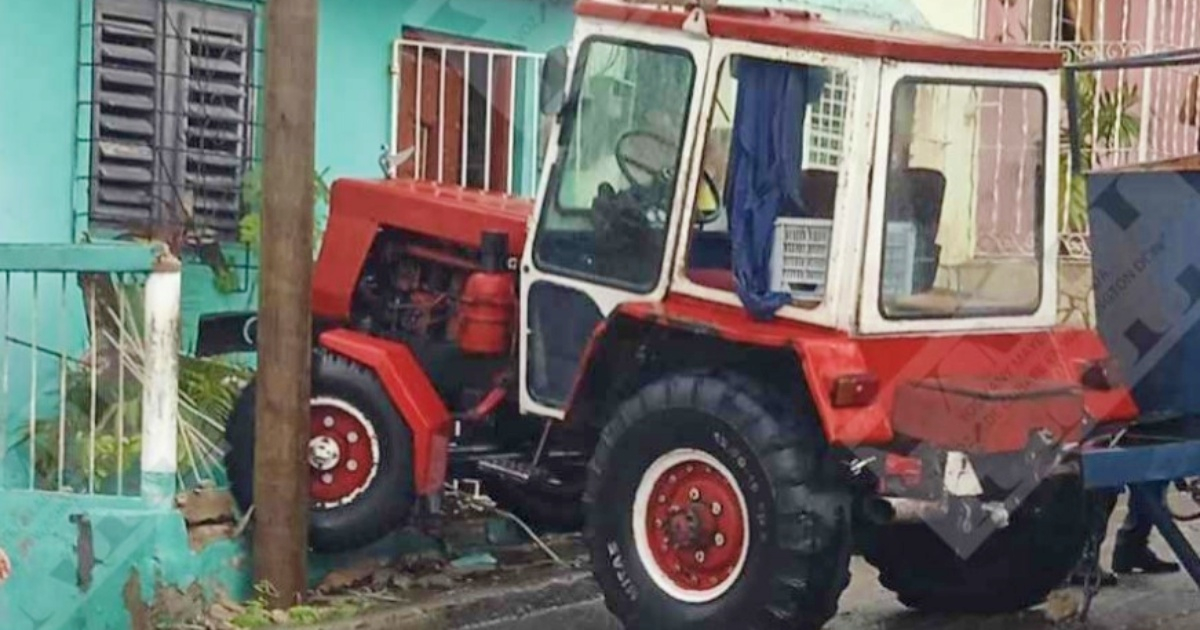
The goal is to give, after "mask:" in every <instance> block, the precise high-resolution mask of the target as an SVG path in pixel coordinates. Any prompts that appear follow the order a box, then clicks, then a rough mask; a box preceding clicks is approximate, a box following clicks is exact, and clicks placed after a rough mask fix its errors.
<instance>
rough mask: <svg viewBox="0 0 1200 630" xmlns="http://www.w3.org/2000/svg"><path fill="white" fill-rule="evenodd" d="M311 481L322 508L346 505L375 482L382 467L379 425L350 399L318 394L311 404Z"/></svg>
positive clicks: (309, 463) (311, 490)
mask: <svg viewBox="0 0 1200 630" xmlns="http://www.w3.org/2000/svg"><path fill="white" fill-rule="evenodd" d="M309 419H310V423H309V424H310V437H309V442H308V467H309V484H310V492H311V494H312V500H313V502H314V503H315V504H316V505H317V506H318V507H322V508H332V507H338V506H341V505H346V504H348V503H350V502H352V501H354V500H355V499H356V498H358V496H359V495H361V494H362V493H363V492H365V491H366V489H367V488H368V487H369V486H370V485H371V481H372V480H373V479H374V478H375V473H376V471H377V470H378V469H379V440H378V438H377V436H376V435H375V428H374V427H373V426H372V425H371V423H370V422H368V421H367V419H366V418H365V417H363V415H362V413H360V412H359V411H358V410H357V409H355V408H354V407H353V406H352V405H350V404H349V403H347V402H345V401H342V400H338V399H336V398H315V399H313V401H312V403H311V405H310V406H309Z"/></svg>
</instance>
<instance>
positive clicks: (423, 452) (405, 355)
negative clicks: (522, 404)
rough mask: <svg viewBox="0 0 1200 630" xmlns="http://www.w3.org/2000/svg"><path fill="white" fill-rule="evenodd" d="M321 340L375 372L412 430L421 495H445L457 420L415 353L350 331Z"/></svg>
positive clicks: (335, 332)
mask: <svg viewBox="0 0 1200 630" xmlns="http://www.w3.org/2000/svg"><path fill="white" fill-rule="evenodd" d="M318 342H319V344H320V346H321V347H322V348H324V349H325V350H327V351H329V352H331V353H334V354H337V355H340V356H343V357H345V358H347V359H349V360H351V361H354V362H355V363H358V364H360V365H363V366H365V367H367V368H369V369H370V370H371V371H373V372H374V373H375V375H376V377H378V378H379V382H380V383H381V384H382V385H383V388H384V390H385V391H387V393H388V396H389V397H390V398H391V402H392V404H393V405H395V406H396V410H397V411H399V412H400V415H401V416H402V417H403V418H404V421H405V422H406V423H408V426H409V429H410V430H411V431H412V439H413V449H412V452H413V480H414V482H415V486H416V490H417V494H419V495H421V496H427V495H431V494H435V493H437V492H440V491H441V490H442V487H443V485H444V484H445V481H446V465H447V456H448V451H449V447H450V429H451V426H452V422H451V418H450V412H449V410H447V409H446V405H445V403H444V402H443V401H442V399H441V397H440V396H439V395H438V393H437V390H435V389H434V387H433V384H432V383H431V382H430V381H429V377H428V376H427V375H426V374H425V370H424V369H423V368H422V367H421V364H420V363H419V362H418V361H417V358H416V356H414V355H413V353H412V351H411V350H409V349H408V347H407V346H405V345H404V344H402V343H397V342H394V341H388V340H385V339H379V338H378V337H371V336H369V335H365V334H363V333H360V332H355V331H352V330H346V329H336V330H330V331H326V332H323V333H321V335H320V337H318Z"/></svg>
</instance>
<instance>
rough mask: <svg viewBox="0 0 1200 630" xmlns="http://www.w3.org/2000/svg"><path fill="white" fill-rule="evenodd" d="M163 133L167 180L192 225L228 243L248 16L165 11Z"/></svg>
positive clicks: (249, 51)
mask: <svg viewBox="0 0 1200 630" xmlns="http://www.w3.org/2000/svg"><path fill="white" fill-rule="evenodd" d="M167 11H168V20H167V28H168V29H169V31H170V32H169V33H168V38H167V58H168V59H169V60H170V61H171V63H172V66H173V67H172V69H171V71H170V72H168V73H167V86H168V90H167V93H168V97H169V98H170V99H171V101H172V103H171V106H170V109H172V110H173V111H175V112H177V115H176V116H173V117H171V120H169V121H166V123H165V128H166V131H167V133H168V134H169V136H170V138H171V141H170V142H171V143H172V144H173V145H174V147H175V150H174V151H173V154H174V159H173V160H172V162H171V165H172V171H173V179H174V181H176V182H178V183H179V184H180V189H181V193H180V194H181V196H182V199H181V200H180V202H181V203H182V204H183V205H185V206H186V207H187V208H189V209H190V212H191V213H192V216H193V218H194V219H195V225H196V226H198V227H200V228H207V229H208V230H211V231H213V232H215V234H216V236H218V237H219V238H221V239H223V240H228V239H231V238H233V237H235V236H236V235H237V227H238V219H239V218H240V217H241V209H240V204H239V193H240V191H241V180H242V174H243V172H244V171H245V169H246V167H247V165H248V161H249V158H250V155H251V153H250V140H251V125H250V122H251V120H252V119H251V103H250V99H251V90H250V82H251V80H250V76H251V75H250V71H251V68H250V62H251V57H252V55H253V48H252V46H251V42H250V34H251V31H252V25H253V16H252V15H251V14H250V13H249V12H245V11H236V10H229V9H223V8H217V7H211V6H201V5H191V4H171V5H169V7H168V9H167Z"/></svg>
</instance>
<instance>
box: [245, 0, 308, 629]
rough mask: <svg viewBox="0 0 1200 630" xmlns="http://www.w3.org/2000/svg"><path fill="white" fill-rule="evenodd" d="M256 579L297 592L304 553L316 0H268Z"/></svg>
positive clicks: (277, 598) (292, 600)
mask: <svg viewBox="0 0 1200 630" xmlns="http://www.w3.org/2000/svg"><path fill="white" fill-rule="evenodd" d="M266 44H267V51H266V62H267V68H266V83H267V86H266V115H265V116H264V119H265V126H266V131H265V134H266V135H265V142H264V146H265V154H264V156H263V157H264V166H263V198H264V203H263V216H262V234H261V239H262V244H261V247H260V251H261V260H260V264H261V276H262V281H261V289H260V291H261V293H260V299H259V323H258V380H257V382H258V391H257V394H256V395H257V407H256V409H255V417H256V418H257V421H256V426H255V435H256V436H257V439H256V440H255V447H254V449H255V450H254V520H255V523H254V579H255V583H263V582H266V583H269V584H270V585H271V587H272V589H273V590H272V591H271V599H272V602H271V603H272V605H274V606H275V607H279V608H285V607H288V606H291V605H294V604H296V603H297V602H298V601H299V599H300V597H302V596H303V594H304V591H305V588H306V578H307V560H308V558H307V554H308V508H309V494H308V492H309V490H308V462H307V457H308V434H309V417H308V404H309V393H310V392H309V390H310V388H311V377H310V375H309V371H310V363H311V357H312V348H311V344H312V340H311V337H312V307H311V299H312V297H311V294H312V252H313V247H312V239H313V216H312V213H313V201H314V191H313V167H314V164H313V163H314V157H313V152H314V135H315V126H316V122H315V118H316V82H317V77H316V66H317V54H316V48H317V0H271V2H268V3H267V41H266Z"/></svg>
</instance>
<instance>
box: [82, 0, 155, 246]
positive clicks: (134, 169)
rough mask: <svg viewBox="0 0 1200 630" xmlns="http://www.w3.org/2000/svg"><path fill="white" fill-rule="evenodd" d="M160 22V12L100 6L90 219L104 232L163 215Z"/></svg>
mask: <svg viewBox="0 0 1200 630" xmlns="http://www.w3.org/2000/svg"><path fill="white" fill-rule="evenodd" d="M158 22H159V18H158V10H157V7H156V5H154V4H149V3H145V2H136V1H120V0H106V1H104V2H97V3H96V5H95V27H94V29H93V34H94V38H93V45H94V60H95V63H94V66H93V70H92V140H93V141H92V156H91V159H92V180H91V186H90V193H91V218H92V220H93V222H94V223H96V224H99V225H101V226H105V227H111V228H119V229H127V228H130V227H135V226H144V225H147V224H149V223H150V222H151V221H153V220H154V219H155V217H156V214H157V206H156V201H155V194H154V191H155V182H156V171H157V168H156V156H157V147H158V145H159V132H160V129H159V124H158V117H157V111H158V96H159V89H160V81H161V78H160V74H159V68H160V57H161V53H162V45H161V40H160V37H159V28H158V27H159V23H158Z"/></svg>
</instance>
